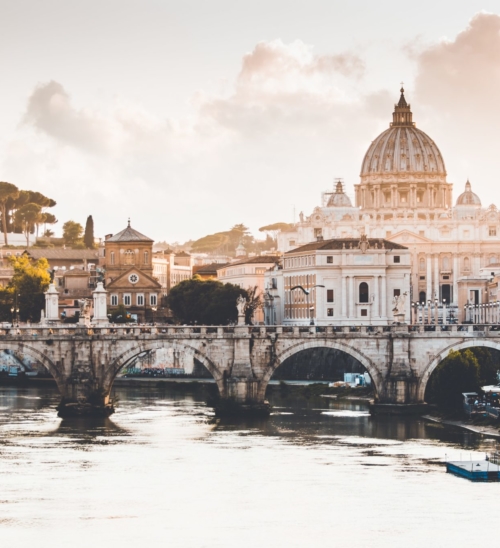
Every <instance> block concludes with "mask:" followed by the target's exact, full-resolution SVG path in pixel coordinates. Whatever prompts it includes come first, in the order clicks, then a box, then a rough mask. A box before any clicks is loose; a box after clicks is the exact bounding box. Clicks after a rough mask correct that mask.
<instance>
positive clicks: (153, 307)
mask: <svg viewBox="0 0 500 548" xmlns="http://www.w3.org/2000/svg"><path fill="white" fill-rule="evenodd" d="M151 310H152V311H153V325H156V323H155V313H156V310H157V308H156V306H152V307H151Z"/></svg>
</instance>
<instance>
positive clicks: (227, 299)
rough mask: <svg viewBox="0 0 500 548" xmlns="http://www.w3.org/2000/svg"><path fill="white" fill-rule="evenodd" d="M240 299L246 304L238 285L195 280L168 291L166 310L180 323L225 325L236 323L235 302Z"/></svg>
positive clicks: (187, 281)
mask: <svg viewBox="0 0 500 548" xmlns="http://www.w3.org/2000/svg"><path fill="white" fill-rule="evenodd" d="M240 295H242V296H243V297H244V298H245V299H247V300H248V297H249V295H248V292H247V291H245V290H244V289H241V287H238V286H237V285H233V284H223V283H221V282H219V281H216V280H201V279H200V278H199V277H197V276H195V277H194V278H191V279H190V280H184V281H183V282H180V283H179V284H177V285H176V286H174V287H173V288H172V289H171V290H170V294H169V295H168V297H167V306H168V307H169V308H170V310H171V311H172V313H173V315H174V318H175V320H176V321H178V322H179V323H184V324H195V323H197V324H200V325H227V324H229V323H233V322H236V321H237V319H238V311H237V309H236V299H237V298H238V297H239V296H240ZM249 320H250V318H248V319H247V321H249Z"/></svg>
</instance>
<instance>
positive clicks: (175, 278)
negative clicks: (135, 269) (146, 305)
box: [153, 249, 193, 297]
mask: <svg viewBox="0 0 500 548" xmlns="http://www.w3.org/2000/svg"><path fill="white" fill-rule="evenodd" d="M153 276H154V277H155V278H156V279H157V280H158V281H159V282H160V285H161V287H162V294H163V296H164V297H166V296H167V295H168V294H169V293H170V289H172V287H174V286H176V285H177V284H178V283H180V282H182V281H184V280H189V279H190V278H192V276H193V260H192V258H191V255H189V253H186V252H185V251H181V252H180V253H174V252H173V251H172V250H170V249H167V250H163V251H155V252H154V253H153Z"/></svg>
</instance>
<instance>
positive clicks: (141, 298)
mask: <svg viewBox="0 0 500 548" xmlns="http://www.w3.org/2000/svg"><path fill="white" fill-rule="evenodd" d="M137 306H144V295H143V294H142V293H137Z"/></svg>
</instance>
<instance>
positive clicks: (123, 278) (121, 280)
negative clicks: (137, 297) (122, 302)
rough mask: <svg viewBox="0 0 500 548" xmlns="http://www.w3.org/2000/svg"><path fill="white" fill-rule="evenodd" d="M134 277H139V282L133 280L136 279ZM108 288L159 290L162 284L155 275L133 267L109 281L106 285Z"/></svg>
mask: <svg viewBox="0 0 500 548" xmlns="http://www.w3.org/2000/svg"><path fill="white" fill-rule="evenodd" d="M134 277H137V278H138V281H137V282H135V283H134V282H133V280H134V279H135V278H134ZM106 289H107V290H111V289H128V290H132V289H135V290H138V289H155V290H159V289H161V284H160V283H159V282H158V281H157V280H155V279H154V278H153V277H151V276H150V275H149V274H146V273H145V272H143V271H142V270H140V269H139V268H135V267H131V268H129V269H128V270H126V271H125V272H123V273H122V274H120V276H118V278H115V279H114V280H113V281H112V282H109V283H108V284H107V286H106Z"/></svg>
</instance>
